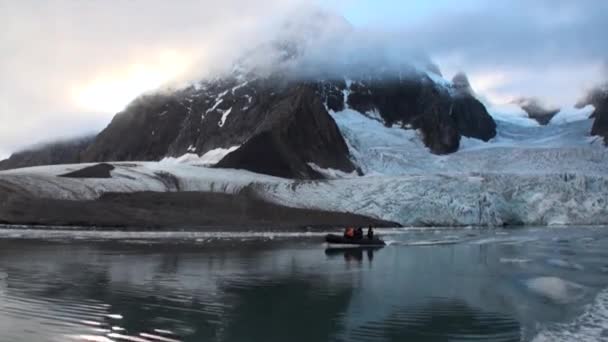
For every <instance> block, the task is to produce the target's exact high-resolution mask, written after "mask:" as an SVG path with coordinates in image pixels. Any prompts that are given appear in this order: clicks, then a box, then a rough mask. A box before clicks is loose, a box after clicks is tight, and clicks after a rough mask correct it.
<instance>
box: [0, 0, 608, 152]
mask: <svg viewBox="0 0 608 342" xmlns="http://www.w3.org/2000/svg"><path fill="white" fill-rule="evenodd" d="M310 11H323V12H327V13H331V15H332V16H333V17H343V18H344V19H345V20H346V21H347V22H349V23H350V25H352V27H353V28H354V29H355V30H356V31H357V32H358V34H361V33H362V32H363V33H365V34H364V35H361V36H356V37H354V38H353V37H351V39H350V40H349V41H350V42H359V41H361V45H366V47H367V49H363V50H357V49H355V50H348V52H349V53H351V52H352V53H357V52H360V51H366V53H367V54H366V55H364V56H368V55H370V56H371V55H373V53H369V52H370V50H371V51H373V50H372V49H370V47H374V48H375V47H376V46H377V45H378V44H384V45H386V46H385V47H384V48H386V49H389V50H390V49H394V51H395V52H396V53H395V55H397V56H398V55H399V52H400V51H402V50H401V49H402V48H403V47H407V48H408V49H416V50H420V51H424V52H425V53H427V54H428V55H429V56H430V57H431V58H432V59H433V61H434V62H435V63H436V64H437V65H438V66H439V67H440V69H441V70H442V72H443V75H444V77H445V78H448V79H449V78H451V77H452V76H453V75H454V74H456V73H457V72H459V71H464V72H466V73H467V75H468V76H469V79H470V81H471V84H472V86H473V88H474V89H475V91H476V92H477V93H478V94H479V95H480V97H483V98H484V99H486V100H487V101H489V102H492V103H506V102H509V101H512V100H514V99H516V98H518V97H521V96H530V97H538V98H540V99H541V100H543V101H544V102H545V103H547V104H550V105H558V106H566V105H571V104H573V103H574V102H576V100H577V99H578V98H580V97H581V96H582V94H583V93H584V91H585V90H586V89H589V88H590V87H592V86H593V85H595V84H598V83H600V82H603V81H605V80H607V79H608V67H607V65H608V64H607V58H608V39H605V32H608V20H605V18H606V17H608V1H595V0H578V1H574V0H572V1H568V0H534V1H529V0H496V1H484V0H460V1H448V0H434V1H426V0H420V1H418V0H407V1H404V0H325V1H321V0H256V1H249V0H224V1H222V2H221V3H220V2H217V1H211V0H182V1H179V2H168V1H164V0H88V1H81V0H48V1H37V0H22V1H14V0H0V22H2V23H3V24H2V28H3V29H2V30H0V56H2V57H0V159H1V158H4V157H7V156H8V155H9V154H10V153H11V152H14V151H17V150H20V149H23V148H25V147H27V146H29V145H32V144H38V143H40V142H45V141H52V140H55V139H59V138H65V137H71V136H79V135H83V134H88V133H93V132H97V131H99V130H101V129H103V128H104V127H105V126H106V125H107V124H108V123H109V122H110V120H111V118H112V117H113V115H114V114H115V113H117V112H119V111H120V110H121V109H123V108H124V107H125V106H126V105H127V104H128V103H129V102H130V101H131V100H132V99H133V98H135V97H136V96H138V95H139V94H141V93H143V92H146V91H151V90H154V89H157V88H158V87H161V86H163V85H165V84H184V83H185V82H187V81H189V80H195V79H198V78H201V77H204V76H205V75H208V74H210V73H211V71H212V70H219V69H222V68H223V67H228V65H226V64H228V61H231V60H234V59H235V58H237V57H238V56H239V55H240V54H242V53H243V51H247V50H246V49H248V48H251V47H252V46H254V45H255V44H259V43H260V42H263V41H264V40H266V39H270V38H272V37H273V36H274V35H276V34H278V33H279V32H278V31H280V29H281V28H282V27H283V26H281V25H280V23H282V22H284V21H285V20H291V19H292V18H295V17H298V16H301V13H308V12H310ZM332 16H330V17H332ZM302 18H304V19H303V20H306V17H305V16H304V17H302ZM302 18H300V20H302ZM315 24H316V25H321V26H323V27H325V26H327V27H326V30H327V31H330V32H332V31H331V30H334V31H333V32H334V33H336V32H342V31H337V28H336V27H334V26H332V25H329V24H330V23H328V25H325V23H324V22H323V21H320V22H318V23H315ZM338 26H339V25H338ZM360 37H365V39H364V40H362V39H359V38H360ZM371 41H373V42H372V43H374V44H371V43H370V42H371ZM319 55H320V56H323V52H322V51H319ZM333 55H334V58H343V57H344V56H342V55H340V54H333ZM323 57H325V56H323ZM370 58H371V57H370ZM330 59H331V57H330Z"/></svg>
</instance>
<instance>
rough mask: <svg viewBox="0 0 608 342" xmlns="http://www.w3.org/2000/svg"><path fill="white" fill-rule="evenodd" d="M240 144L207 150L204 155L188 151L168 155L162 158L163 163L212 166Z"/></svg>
mask: <svg viewBox="0 0 608 342" xmlns="http://www.w3.org/2000/svg"><path fill="white" fill-rule="evenodd" d="M239 147H241V146H240V145H236V146H232V147H229V148H216V149H213V150H209V151H207V152H206V153H205V154H203V155H202V156H199V155H198V154H195V153H186V154H184V155H182V156H179V157H177V158H175V157H166V158H164V159H163V160H161V161H160V162H161V163H168V164H190V165H202V166H212V165H215V164H217V163H218V162H219V161H220V160H222V158H224V157H225V156H226V155H227V154H228V153H230V152H233V151H236V150H237V149H238V148H239Z"/></svg>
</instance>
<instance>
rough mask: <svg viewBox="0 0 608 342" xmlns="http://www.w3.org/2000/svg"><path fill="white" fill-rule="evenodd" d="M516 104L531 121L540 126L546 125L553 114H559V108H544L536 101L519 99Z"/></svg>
mask: <svg viewBox="0 0 608 342" xmlns="http://www.w3.org/2000/svg"><path fill="white" fill-rule="evenodd" d="M517 104H518V105H519V106H520V107H521V109H523V110H524V111H525V112H526V113H528V116H529V117H530V118H531V119H534V120H536V121H537V122H538V123H539V124H541V125H547V124H548V123H549V122H550V121H551V119H552V118H553V117H554V116H555V114H557V113H559V108H546V107H545V106H543V105H542V104H541V103H540V101H538V100H537V99H533V98H532V99H529V98H524V99H519V100H518V101H517Z"/></svg>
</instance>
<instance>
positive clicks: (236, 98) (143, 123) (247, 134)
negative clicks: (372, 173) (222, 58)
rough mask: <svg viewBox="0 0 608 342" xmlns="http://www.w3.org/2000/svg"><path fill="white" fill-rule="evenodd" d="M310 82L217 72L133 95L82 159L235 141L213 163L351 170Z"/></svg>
mask: <svg viewBox="0 0 608 342" xmlns="http://www.w3.org/2000/svg"><path fill="white" fill-rule="evenodd" d="M315 90H316V88H315V87H313V86H312V85H308V84H306V83H302V82H297V83H296V82H287V81H283V80H277V79H272V78H268V79H254V80H251V81H244V80H238V79H236V78H233V79H224V80H220V81H215V82H209V83H205V84H202V85H201V86H200V87H197V88H194V87H192V88H188V89H184V90H180V91H176V92H174V93H172V94H171V95H157V96H154V97H144V98H142V99H140V100H138V101H135V102H134V103H133V104H132V105H131V106H129V108H127V109H126V110H125V111H124V112H123V113H120V114H118V115H117V116H116V117H115V118H114V120H112V123H110V125H109V126H108V127H107V128H106V129H105V130H104V131H103V132H102V133H101V134H100V135H99V137H98V139H97V140H96V141H95V143H94V144H93V145H92V146H90V148H89V149H87V151H86V152H85V154H84V158H85V160H87V161H124V160H159V159H162V158H163V157H165V156H179V155H183V154H185V153H188V152H191V153H197V154H199V155H202V154H204V153H206V152H208V151H210V150H213V149H217V148H228V147H231V146H237V145H239V146H241V147H240V148H239V149H238V150H236V151H234V152H233V153H231V154H229V155H228V156H226V158H225V160H222V161H221V163H219V164H218V165H217V166H219V167H226V168H239V169H246V170H250V171H255V172H261V173H265V174H270V175H275V176H281V177H289V178H321V175H320V174H318V173H317V172H315V171H313V170H312V169H311V168H310V166H308V163H314V164H316V165H318V166H320V167H322V168H332V169H338V170H341V171H344V172H352V171H353V170H354V169H355V167H354V165H353V164H352V163H351V161H350V159H349V153H348V148H347V146H346V143H345V142H344V139H343V138H342V135H341V134H340V132H339V130H338V127H337V126H336V124H335V122H334V121H333V119H332V118H331V116H330V115H329V113H328V112H327V111H326V109H325V107H324V105H323V103H322V102H321V101H320V98H319V97H318V96H317V95H316V91H315Z"/></svg>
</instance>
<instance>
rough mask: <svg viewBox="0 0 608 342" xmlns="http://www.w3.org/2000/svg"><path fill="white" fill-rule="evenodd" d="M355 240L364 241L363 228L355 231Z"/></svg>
mask: <svg viewBox="0 0 608 342" xmlns="http://www.w3.org/2000/svg"><path fill="white" fill-rule="evenodd" d="M355 239H357V240H361V239H363V228H361V227H359V228H357V230H356V231H355Z"/></svg>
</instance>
